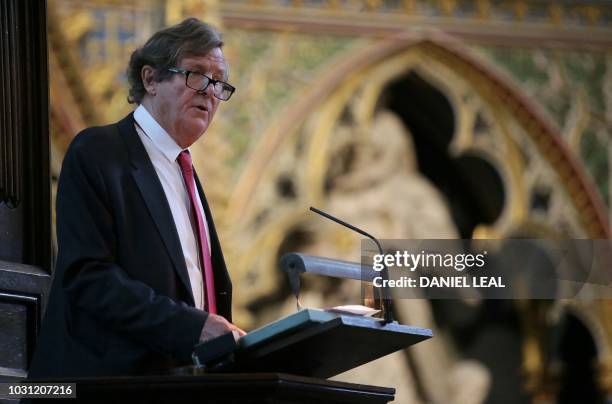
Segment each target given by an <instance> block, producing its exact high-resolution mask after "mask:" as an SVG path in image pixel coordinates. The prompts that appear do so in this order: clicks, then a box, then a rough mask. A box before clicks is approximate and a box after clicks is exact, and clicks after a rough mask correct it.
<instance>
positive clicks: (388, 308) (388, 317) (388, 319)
mask: <svg viewBox="0 0 612 404" xmlns="http://www.w3.org/2000/svg"><path fill="white" fill-rule="evenodd" d="M310 210H311V211H313V212H314V213H317V214H319V215H321V216H323V217H325V218H327V219H329V220H332V221H334V222H336V223H338V224H341V225H342V226H344V227H347V228H349V229H351V230H353V231H355V232H357V233H359V234H361V235H364V236H366V237H367V238H369V239H371V240H372V241H374V243H376V246H377V247H378V251H379V252H380V255H384V252H383V248H382V246H381V245H380V242H379V241H378V240H377V239H376V237H374V236H372V235H371V234H369V233H366V232H365V231H363V230H361V229H360V228H358V227H355V226H353V225H352V224H349V223H347V222H345V221H344V220H340V219H338V218H337V217H334V216H332V215H330V214H329V213H326V212H323V211H322V210H320V209H317V208H315V207H312V206H311V207H310ZM384 261H385V260H383V262H382V264H383V267H384V268H383V270H382V276H383V279H385V280H389V271H388V269H387V265H385V262H384ZM383 293H384V296H383V314H384V321H385V324H386V323H392V322H393V321H394V320H393V306H392V304H391V298H390V296H389V290H388V287H387V282H385V286H384V287H383Z"/></svg>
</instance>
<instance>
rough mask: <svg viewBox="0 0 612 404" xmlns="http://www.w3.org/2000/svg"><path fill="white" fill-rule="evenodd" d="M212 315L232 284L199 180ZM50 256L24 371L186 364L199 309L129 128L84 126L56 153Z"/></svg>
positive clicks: (95, 371)
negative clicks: (48, 280)
mask: <svg viewBox="0 0 612 404" xmlns="http://www.w3.org/2000/svg"><path fill="white" fill-rule="evenodd" d="M196 183H197V187H198V191H199V193H200V198H201V200H202V203H203V204H204V211H205V214H206V218H207V220H208V224H209V231H210V240H211V249H212V254H211V255H212V262H213V268H214V276H215V290H216V292H217V306H218V311H219V314H221V315H223V316H224V317H225V318H227V319H228V320H229V321H231V293H232V287H231V282H230V279H229V275H228V273H227V270H226V267H225V263H224V260H223V255H222V253H221V247H220V245H219V239H218V238H217V234H216V232H215V227H214V224H213V222H212V216H211V214H210V210H209V207H208V204H207V202H206V199H205V197H204V193H203V191H202V187H201V185H200V183H199V181H198V180H197V178H196ZM57 237H58V247H59V250H58V259H57V264H56V268H55V273H54V279H53V284H52V288H51V295H50V297H49V302H48V305H47V312H46V316H45V320H44V322H43V327H42V330H41V336H40V338H39V341H38V345H37V349H36V352H35V355H34V358H33V361H32V364H31V367H30V374H29V377H30V378H40V377H72V376H101V375H128V374H140V373H152V372H153V373H155V372H163V371H164V370H167V369H168V368H169V367H173V366H178V365H185V364H189V363H190V356H191V352H192V350H193V346H194V345H195V344H196V343H197V342H198V339H199V336H200V332H201V331H202V327H203V326H204V322H205V321H206V318H207V315H208V314H207V313H205V312H203V311H200V310H197V309H195V308H194V299H193V296H192V292H191V286H190V283H189V276H188V274H187V268H186V264H185V258H184V257H183V253H182V249H181V244H180V241H179V237H178V233H177V230H176V227H175V225H174V220H173V218H172V213H171V211H170V207H169V205H168V201H167V199H166V197H165V194H164V190H163V188H162V185H161V183H160V181H159V179H158V177H157V174H156V172H155V168H154V167H153V165H152V163H151V160H150V159H149V156H148V154H147V152H146V150H145V148H144V146H143V144H142V142H141V141H140V138H139V136H138V134H137V133H136V130H135V129H134V118H133V116H132V114H130V115H128V116H127V117H126V118H124V119H123V120H121V121H120V122H118V123H116V124H113V125H108V126H101V127H93V128H88V129H85V130H84V131H83V132H81V133H80V134H79V135H77V136H76V138H75V139H74V140H73V142H72V144H71V145H70V147H69V149H68V152H67V153H66V156H65V158H64V162H63V166H62V172H61V175H60V179H59V187H58V195H57Z"/></svg>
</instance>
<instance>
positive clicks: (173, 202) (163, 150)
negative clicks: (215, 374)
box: [134, 105, 210, 310]
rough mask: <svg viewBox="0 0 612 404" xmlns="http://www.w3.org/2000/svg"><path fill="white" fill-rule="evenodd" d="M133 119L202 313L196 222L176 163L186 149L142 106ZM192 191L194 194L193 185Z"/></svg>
mask: <svg viewBox="0 0 612 404" xmlns="http://www.w3.org/2000/svg"><path fill="white" fill-rule="evenodd" d="M134 119H135V120H136V122H137V125H135V126H136V132H138V135H139V136H140V140H142V143H143V144H144V147H145V149H146V151H147V153H148V154H149V158H150V159H151V162H152V163H153V167H155V171H156V172H157V176H158V177H159V181H160V182H161V184H162V187H163V189H164V193H165V194H166V200H167V201H168V205H170V211H171V212H172V218H173V219H174V224H175V225H176V230H177V231H178V235H179V239H180V242H181V247H182V249H183V256H184V257H185V264H187V272H188V274H189V281H190V283H191V291H192V293H193V298H194V300H195V305H196V307H197V308H198V309H201V310H203V309H204V293H205V289H204V285H203V282H202V269H201V268H200V260H199V248H198V241H197V238H196V227H195V220H191V204H190V202H189V194H188V192H187V187H186V186H185V181H184V180H183V175H182V173H181V168H180V167H179V164H178V162H177V161H176V159H177V157H178V155H179V154H180V153H181V152H182V151H183V150H186V149H181V147H180V146H179V145H178V144H177V143H176V142H175V141H174V139H172V137H171V136H170V135H169V134H168V132H166V131H165V130H164V128H162V127H161V126H160V125H159V124H158V123H157V121H156V120H155V118H153V116H151V114H150V113H149V111H147V109H146V108H145V107H144V106H142V105H140V106H138V108H136V110H135V111H134ZM194 189H196V190H197V187H196V186H195V184H194ZM196 198H197V200H198V208H199V209H200V211H201V213H202V217H203V218H204V227H205V230H206V239H207V240H208V246H209V252H210V234H209V232H208V223H207V221H206V215H205V214H204V209H203V208H202V201H201V200H200V195H199V193H198V192H196Z"/></svg>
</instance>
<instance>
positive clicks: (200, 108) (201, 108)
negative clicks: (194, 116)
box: [196, 105, 208, 111]
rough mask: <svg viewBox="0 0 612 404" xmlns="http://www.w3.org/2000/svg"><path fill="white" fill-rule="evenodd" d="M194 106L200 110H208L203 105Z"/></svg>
mask: <svg viewBox="0 0 612 404" xmlns="http://www.w3.org/2000/svg"><path fill="white" fill-rule="evenodd" d="M196 108H197V109H199V110H200V111H208V108H206V107H205V106H203V105H196Z"/></svg>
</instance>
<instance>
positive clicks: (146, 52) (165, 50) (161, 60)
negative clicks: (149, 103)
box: [127, 18, 223, 104]
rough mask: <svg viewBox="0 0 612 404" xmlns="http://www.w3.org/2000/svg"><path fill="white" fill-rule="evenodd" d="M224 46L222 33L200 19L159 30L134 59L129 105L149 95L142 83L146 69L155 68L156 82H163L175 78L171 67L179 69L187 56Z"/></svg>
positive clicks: (128, 69)
mask: <svg viewBox="0 0 612 404" xmlns="http://www.w3.org/2000/svg"><path fill="white" fill-rule="evenodd" d="M222 46H223V41H222V40H221V34H220V33H219V31H217V30H216V29H215V28H214V27H212V26H211V25H209V24H206V23H205V22H202V21H200V20H198V19H197V18H188V19H186V20H184V21H183V22H181V23H179V24H177V25H173V26H171V27H168V28H165V29H163V30H161V31H157V32H156V33H155V34H153V36H152V37H151V38H149V40H148V41H147V42H146V43H145V44H144V46H142V47H140V48H138V49H136V50H135V51H134V52H133V53H132V56H131V57H130V63H129V64H128V68H127V78H128V83H129V85H130V89H129V95H128V102H129V103H130V104H132V103H140V102H141V101H142V99H143V98H144V96H145V94H146V89H145V87H144V84H143V82H142V78H141V71H142V68H143V66H145V65H149V66H151V67H153V69H154V73H153V79H154V80H155V81H157V82H160V81H163V80H165V79H167V78H168V77H170V76H171V75H172V72H170V71H168V69H169V68H171V67H175V66H177V65H178V64H179V63H180V62H181V61H182V60H183V58H185V57H190V56H204V55H206V54H207V53H208V52H210V51H211V50H213V49H214V48H220V47H222Z"/></svg>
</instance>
